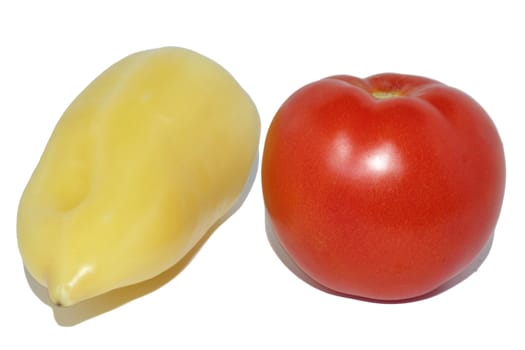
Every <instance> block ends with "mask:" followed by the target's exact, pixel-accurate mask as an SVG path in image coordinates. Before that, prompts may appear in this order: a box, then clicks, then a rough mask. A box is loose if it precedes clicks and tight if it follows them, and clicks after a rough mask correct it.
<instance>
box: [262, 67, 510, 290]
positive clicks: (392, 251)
mask: <svg viewBox="0 0 525 350" xmlns="http://www.w3.org/2000/svg"><path fill="white" fill-rule="evenodd" d="M262 186H263V194H264V201H265V205H266V209H267V214H268V216H269V219H270V221H271V223H272V224H273V228H274V231H275V234H276V236H277V238H278V239H279V241H280V243H281V244H282V246H283V248H284V249H285V250H286V252H287V253H288V254H289V255H290V257H291V258H292V259H293V261H294V262H295V263H296V264H297V265H298V267H299V268H301V269H302V270H303V271H304V272H305V273H306V274H307V275H309V276H310V277H311V278H313V279H314V280H315V281H317V282H318V283H320V284H321V285H323V286H325V287H326V288H329V289H331V290H333V291H336V292H339V293H343V294H347V295H353V296H360V297H365V298H371V299H378V300H402V299H408V298H414V297H417V296H421V295H423V294H426V293H429V292H431V291H432V290H434V289H436V288H437V287H439V286H440V285H442V284H443V283H445V282H446V281H448V280H450V279H451V278H452V277H454V276H455V275H457V274H458V273H459V272H461V271H462V270H463V269H464V268H465V267H466V266H467V265H468V264H469V263H470V262H471V261H472V260H473V259H474V258H475V257H476V255H477V254H478V253H479V252H480V251H481V249H482V248H483V246H484V245H485V243H486V242H487V241H488V239H489V238H490V237H491V234H492V232H493V230H494V228H495V225H496V221H497V219H498V216H499V212H500V209H501V204H502V200H503V193H504V187H505V160H504V154H503V147H502V143H501V140H500V138H499V136H498V132H497V130H496V128H495V126H494V124H493V122H492V121H491V119H490V117H489V116H488V115H487V113H486V112H485V111H484V110H483V109H482V108H481V107H480V106H479V105H478V104H477V103H476V102H475V101H474V100H473V99H472V98H470V97H469V96H468V95H466V94H465V93H463V92H461V91H459V90H457V89H454V88H451V87H448V86H446V85H444V84H442V83H440V82H437V81H435V80H431V79H427V78H423V77H418V76H409V75H400V74H381V75H375V76H372V77H369V78H367V79H358V78H355V77H351V76H334V77H329V78H326V79H323V80H320V81H317V82H314V83H311V84H309V85H306V86H305V87H303V88H301V89H300V90H298V91H297V92H295V93H294V94H293V95H292V96H291V97H290V98H289V99H288V100H287V101H286V102H285V103H284V104H283V105H282V106H281V108H280V109H279V111H278V112H277V114H276V116H275V118H274V120H273V121H272V123H271V125H270V128H269V130H268V134H267V138H266V142H265V146H264V154H263V160H262Z"/></svg>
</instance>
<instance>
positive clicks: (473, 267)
mask: <svg viewBox="0 0 525 350" xmlns="http://www.w3.org/2000/svg"><path fill="white" fill-rule="evenodd" d="M265 226H266V235H267V238H268V241H269V243H270V245H271V247H272V249H273V250H274V251H275V254H276V255H277V256H278V257H279V259H280V260H281V261H282V263H283V264H284V265H285V266H286V267H287V268H288V269H289V270H290V271H291V272H293V273H294V274H295V275H296V276H297V277H299V278H300V279H301V280H303V281H304V282H306V283H308V284H309V285H311V286H312V287H315V288H317V289H319V290H321V291H323V292H325V293H328V294H333V295H336V296H340V297H344V298H350V299H356V300H361V301H367V302H372V303H379V304H401V303H410V302H415V301H420V300H425V299H428V298H431V297H434V296H436V295H438V294H441V293H443V292H445V291H447V290H449V289H450V288H452V287H454V286H456V285H457V284H459V283H461V282H462V281H464V280H465V279H467V278H468V277H469V276H470V275H472V274H473V273H474V272H476V271H477V270H478V268H479V267H480V266H481V264H483V262H484V261H485V259H486V258H487V256H488V255H489V252H490V249H491V247H492V242H493V241H494V233H492V235H491V236H490V238H489V239H488V241H487V243H485V246H484V247H483V249H481V251H480V252H479V254H478V255H477V256H476V258H474V259H473V260H472V261H471V262H470V264H469V265H468V266H467V267H466V268H465V269H463V270H462V271H461V272H460V273H458V274H457V275H456V276H454V277H452V278H451V279H449V280H448V281H447V282H445V283H443V284H442V285H441V286H439V287H437V288H436V289H434V290H432V291H430V292H429V293H426V294H423V295H421V296H418V297H414V298H410V299H403V300H377V299H370V298H364V297H360V296H355V295H348V294H344V293H341V292H338V291H334V290H332V289H330V288H327V287H326V286H324V285H322V284H320V283H319V282H317V281H316V280H314V279H313V278H311V277H310V276H309V275H307V274H306V273H305V272H304V271H303V270H302V269H301V268H300V267H299V266H297V264H296V263H295V262H294V261H293V259H292V258H291V257H290V256H289V255H288V253H287V252H286V250H285V249H284V247H283V246H282V245H281V242H280V241H279V238H278V237H277V235H276V234H275V230H274V229H273V225H272V222H271V220H270V218H269V216H268V213H266V212H265Z"/></svg>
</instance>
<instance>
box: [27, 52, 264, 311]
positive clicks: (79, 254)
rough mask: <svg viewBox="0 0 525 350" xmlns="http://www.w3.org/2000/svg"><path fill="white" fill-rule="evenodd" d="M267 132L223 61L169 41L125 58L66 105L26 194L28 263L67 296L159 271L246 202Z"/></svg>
mask: <svg viewBox="0 0 525 350" xmlns="http://www.w3.org/2000/svg"><path fill="white" fill-rule="evenodd" d="M259 135H260V120H259V116H258V113H257V110H256V107H255V105H254V103H253V102H252V100H251V99H250V97H249V96H248V95H247V94H246V92H245V91H244V90H243V89H242V88H241V87H240V86H239V84H238V83H237V82H236V81H235V80H234V78H233V77H232V76H231V75H230V74H229V73H228V72H227V71H226V70H225V69H224V68H222V67H221V66H220V65H218V64H217V63H215V62H214V61H212V60H210V59H208V58H206V57H204V56H202V55H200V54H198V53H195V52H193V51H190V50H186V49H182V48H174V47H167V48H159V49H154V50H148V51H142V52H138V53H135V54H132V55H130V56H128V57H126V58H124V59H123V60H121V61H119V62H117V63H115V64H114V65H113V66H111V67H110V68H108V69H107V70H106V71H105V72H103V73H102V74H101V75H100V76H98V77H97V78H96V79H95V80H94V81H93V82H92V83H91V84H90V85H89V86H88V87H87V88H86V89H85V90H84V91H83V92H81V94H80V95H79V96H78V97H77V98H76V99H75V100H74V101H73V102H72V104H71V105H70V106H69V107H68V108H67V110H66V111H65V112H64V114H63V116H62V117H61V119H60V120H59V122H58V124H57V125H56V127H55V130H54V131H53V134H52V135H51V138H50V140H49V142H48V144H47V146H46V148H45V150H44V153H43V155H42V157H41V159H40V162H39V163H38V165H37V167H36V169H35V171H34V173H33V175H32V177H31V179H30V181H29V183H28V184H27V187H26V189H25V191H24V193H23V195H22V198H21V200H20V204H19V209H18V223H17V233H18V243H19V249H20V252H21V255H22V258H23V262H24V265H25V267H26V269H27V271H28V272H29V273H30V274H31V276H33V277H34V279H35V280H37V281H38V282H39V283H41V284H42V285H43V286H46V287H47V288H48V290H49V296H50V299H51V301H52V302H53V303H55V304H56V305H62V306H68V305H73V304H76V303H78V302H79V301H82V300H85V299H88V298H91V297H94V296H97V295H100V294H103V293H105V292H107V291H110V290H113V289H116V288H119V287H123V286H127V285H131V284H135V283H138V282H141V281H144V280H147V279H149V278H152V277H154V276H156V275H158V274H160V273H161V272H163V271H165V270H166V269H168V268H169V267H171V266H173V265H174V264H176V263H177V262H178V261H179V260H181V258H182V257H184V256H185V254H187V253H188V251H190V249H191V248H192V247H194V246H195V245H196V244H197V242H199V240H200V239H201V238H202V237H203V236H204V235H205V234H206V232H207V231H208V230H209V229H210V228H211V227H212V226H213V225H214V224H217V223H218V222H219V221H220V220H221V219H223V218H224V217H225V216H227V214H228V212H229V211H230V210H232V208H233V207H234V206H235V205H236V203H237V201H239V199H240V196H241V195H242V193H243V190H244V188H245V185H246V183H247V180H248V177H249V175H250V171H251V169H252V166H253V165H254V164H255V162H256V161H257V160H256V158H257V147H258V142H259Z"/></svg>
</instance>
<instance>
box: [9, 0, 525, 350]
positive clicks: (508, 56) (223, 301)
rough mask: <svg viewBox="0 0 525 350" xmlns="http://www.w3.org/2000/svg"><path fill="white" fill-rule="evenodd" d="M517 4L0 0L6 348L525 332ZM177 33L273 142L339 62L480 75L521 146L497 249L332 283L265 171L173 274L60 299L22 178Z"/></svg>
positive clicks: (477, 83) (483, 341) (403, 339)
mask: <svg viewBox="0 0 525 350" xmlns="http://www.w3.org/2000/svg"><path fill="white" fill-rule="evenodd" d="M519 5H520V2H519V1H514V2H512V1H503V0H500V1H472V2H468V1H457V0H454V1H444V0H441V1H433V2H424V1H413V2H408V1H402V0H397V1H355V2H353V1H341V2H335V1H328V0H323V1H312V2H309V1H297V2H293V1H284V0H283V1H279V2H277V1H276V2H275V3H272V2H269V1H259V2H249V1H239V2H237V3H235V2H231V1H225V0H222V1H169V2H168V1H166V2H160V1H141V2H139V1H135V2H134V1H122V2H116V1H114V2H111V1H85V2H80V1H68V2H66V1H64V2H58V1H50V0H48V1H33V2H30V1H16V2H15V1H4V2H2V3H1V5H0V44H1V46H0V50H1V52H0V118H1V122H2V126H1V128H0V133H1V135H0V142H1V146H0V152H1V163H0V164H1V167H2V168H1V172H0V176H1V181H0V186H1V188H0V204H1V209H2V211H1V216H0V225H1V227H0V259H1V261H0V269H1V273H0V326H1V328H0V348H2V349H8V348H28V347H35V348H53V349H56V350H59V349H73V348H74V349H93V348H99V349H100V348H101V349H109V348H126V347H127V346H137V347H138V348H139V347H140V348H146V347H148V348H149V349H162V348H171V349H192V348H200V349H216V348H224V349H226V348H228V349H251V348H260V349H281V348H282V349H285V348H288V349H302V348H317V349H339V348H355V349H365V348H375V349H383V348H389V349H434V348H435V349H459V348H468V349H475V348H480V347H483V348H484V349H495V348H502V349H524V348H525V340H524V336H523V335H522V334H523V330H524V325H525V321H524V316H523V315H524V314H525V302H524V295H525V287H524V285H525V283H523V282H524V281H523V280H524V273H523V267H524V265H525V264H524V258H523V256H524V247H525V239H524V238H523V237H524V233H525V228H524V225H523V216H524V214H525V213H524V209H523V208H524V206H523V198H524V196H525V188H524V185H523V179H524V178H525V171H524V167H523V165H522V164H523V161H524V158H523V150H525V137H524V136H523V134H524V132H525V127H524V124H523V120H524V119H525V107H524V105H525V104H524V101H525V98H524V94H523V91H524V88H523V83H524V81H525V69H524V62H525V54H524V40H525V39H524V34H525V21H524V18H525V12H524V10H523V7H522V6H519ZM168 45H172V46H182V47H186V48H190V49H193V50H195V51H198V52H200V53H202V54H204V55H206V56H208V57H210V58H212V59H214V60H215V61H217V62H219V63H220V64H221V65H223V66H224V67H225V68H226V69H228V70H229V71H230V72H231V73H232V75H233V76H234V77H235V78H236V79H237V80H238V81H239V82H240V84H241V85H242V86H243V87H244V88H245V90H246V91H247V92H248V93H249V94H250V95H251V97H252V98H253V100H254V101H255V103H256V104H257V107H258V109H259V112H260V115H261V120H262V134H261V144H260V145H261V150H262V145H263V141H264V137H265V136H266V130H267V128H268V125H269V123H270V121H271V119H272V117H273V115H274V113H275V112H276V110H277V108H278V107H279V105H280V104H281V103H282V102H283V101H284V100H285V99H286V98H287V97H288V96H289V95H290V94H291V93H292V92H293V91H295V90H296V89H298V88H299V87H300V86H302V85H304V84H306V83H308V82H311V81H313V80H316V79H320V78H323V77H325V76H327V75H332V74H343V73H344V74H351V75H356V76H361V77H365V76H368V75H372V74H375V73H380V72H385V71H391V72H400V73H411V74H419V75H425V76H428V77H431V78H434V79H437V80H440V81H442V82H444V83H447V84H449V85H452V86H455V87H457V88H460V89H462V90H463V91H465V92H467V93H469V94H470V95H471V96H473V97H474V98H475V99H476V100H477V101H478V102H479V103H480V104H481V105H482V106H483V107H484V108H485V109H486V110H487V112H488V113H489V114H490V115H491V116H492V118H493V119H494V121H495V123H496V125H497V127H498V129H499V132H500V135H501V138H502V140H503V143H504V146H505V151H506V160H507V187H506V195H505V200H504V205H503V210H502V213H501V216H500V220H499V223H498V226H497V229H496V235H495V239H494V243H493V245H492V249H491V251H490V254H489V255H488V257H487V259H486V260H485V262H484V263H483V264H482V265H481V267H480V268H479V270H478V271H477V272H475V273H474V274H472V275H471V276H470V277H469V278H467V279H466V280H464V281H463V282H461V283H460V284H458V285H456V286H455V287H453V288H451V289H449V290H447V291H446V292H444V293H442V294H439V295H437V296H435V297H433V298H429V299H425V300H422V301H418V302H414V303H408V304H393V305H390V304H378V303H369V302H363V301H359V300H355V299H349V298H342V297H337V296H334V295H330V294H327V293H324V292H321V291H320V290H318V289H315V288H313V287H311V286H310V285H308V284H306V283H305V282H304V281H302V280H301V279H299V278H298V277H297V276H296V275H294V274H293V273H291V272H290V270H289V269H288V268H287V267H286V266H285V265H283V263H282V262H281V260H280V259H279V258H278V257H277V256H276V253H275V251H274V250H273V249H272V247H271V246H270V244H269V241H268V237H267V234H266V231H265V223H264V205H263V201H262V194H261V186H260V176H259V174H257V177H256V179H255V182H254V184H253V188H252V190H251V192H250V194H249V196H248V198H247V200H246V201H245V203H244V205H243V206H242V208H241V209H240V210H239V211H237V212H236V213H235V215H234V216H232V217H231V218H230V219H229V220H228V221H227V222H226V223H224V224H223V225H222V226H221V227H220V228H219V229H217V230H216V231H215V233H214V234H213V235H212V236H211V238H210V239H209V240H208V241H207V242H206V244H205V245H204V246H203V248H202V249H201V250H200V251H199V253H198V254H197V255H196V256H195V258H194V259H193V261H191V263H190V264H189V265H188V266H187V267H186V269H184V270H183V271H182V272H181V273H180V274H178V275H177V276H176V277H175V278H174V279H171V280H169V281H168V282H167V283H166V284H165V285H163V286H161V287H160V288H158V289H157V290H155V291H153V292H151V293H147V294H146V295H144V296H142V297H139V298H136V299H133V300H131V301H130V302H129V303H125V304H123V305H121V306H119V307H117V308H114V309H112V310H110V311H108V312H103V313H101V314H98V315H94V316H93V317H90V316H89V315H88V316H85V315H84V316H82V315H83V314H82V313H81V312H80V311H78V310H77V311H75V310H72V311H68V312H69V313H68V312H63V311H60V310H58V311H57V310H53V309H52V308H51V307H49V306H48V305H46V304H45V303H44V302H42V301H41V299H40V298H39V297H38V296H37V295H36V294H35V293H34V292H33V290H32V289H31V288H30V287H29V285H28V281H27V279H26V277H25V274H24V270H23V266H22V262H21V259H20V256H19V253H18V249H17V243H16V227H15V226H16V210H17V205H18V200H19V198H20V195H21V193H22V191H23V188H24V186H25V184H26V183H27V181H28V179H29V176H30V175H31V172H32V170H33V169H34V167H35V165H36V163H37V161H38V159H39V157H40V155H41V152H42V150H43V148H44V146H45V144H46V142H47V140H48V138H49V136H50V134H51V131H52V129H53V127H54V126H55V124H56V122H57V121H58V119H59V118H60V116H61V114H62V112H63V111H64V109H65V108H66V107H67V105H68V104H69V103H70V102H71V101H72V100H73V99H74V98H75V96H76V95H77V94H78V93H79V92H80V91H81V90H82V89H83V88H84V87H85V86H86V85H87V84H88V83H89V82H90V81H91V80H92V79H93V78H95V77H96V75H98V74H99V73H100V72H101V71H102V70H104V69H105V68H107V67H108V66H109V65H111V64H112V63H114V62H115V61H117V60H119V59H120V58H122V57H124V56H126V55H128V54H130V53H132V52H135V51H139V50H143V49H147V48H154V47H159V46H168ZM36 291H37V292H38V289H37V290H36ZM37 294H38V293H37ZM54 311H55V312H54ZM95 311H96V310H95V309H92V310H91V311H90V312H92V313H96V312H95ZM75 312H77V314H75ZM7 344H10V345H7Z"/></svg>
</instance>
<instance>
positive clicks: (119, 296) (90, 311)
mask: <svg viewBox="0 0 525 350" xmlns="http://www.w3.org/2000/svg"><path fill="white" fill-rule="evenodd" d="M258 164H259V154H258V153H257V155H256V157H255V160H254V163H253V165H252V168H251V170H250V174H249V176H248V179H247V181H246V184H245V186H244V189H243V192H242V193H241V196H240V197H239V199H238V200H237V202H236V203H235V205H234V206H233V207H232V208H231V209H230V210H229V211H228V212H227V213H226V214H225V215H224V216H223V217H222V218H221V219H220V220H219V221H217V222H216V223H215V224H214V225H213V226H212V227H211V228H210V229H209V230H208V231H207V232H206V234H205V235H204V236H203V237H202V238H201V239H200V240H199V242H198V243H197V244H196V245H195V246H194V247H193V248H192V249H191V250H190V251H189V252H188V253H187V254H186V255H185V256H184V257H183V258H182V259H181V260H179V262H178V263H176V264H175V265H173V266H172V267H171V268H169V269H168V270H166V271H164V272H162V273H160V274H159V275H157V276H155V277H153V278H151V279H149V280H146V281H143V282H140V283H137V284H133V285H130V286H126V287H122V288H118V289H114V290H111V291H109V292H107V293H105V294H102V295H99V296H96V297H94V298H91V299H88V300H85V301H82V302H80V303H78V304H75V305H72V306H68V307H60V306H57V305H55V304H53V303H52V302H51V300H50V299H49V294H48V290H47V288H46V287H44V286H42V285H41V284H39V283H38V282H37V281H36V280H35V279H34V278H33V277H32V276H31V275H30V274H29V273H28V272H27V270H24V271H25V274H26V278H27V282H28V284H29V286H30V288H31V290H32V291H33V293H34V294H35V295H36V296H37V297H38V298H39V299H40V300H41V301H42V302H44V303H45V304H47V305H49V306H50V307H51V308H52V309H53V314H54V317H55V320H56V322H57V323H58V324H59V325H61V326H74V325H76V324H78V323H81V322H84V321H86V320H88V319H91V318H93V317H96V316H98V315H101V314H103V313H105V312H108V311H110V310H113V309H115V308H117V307H120V306H121V305H123V304H126V303H128V302H130V301H132V300H134V299H137V298H139V297H142V296H144V295H146V294H149V293H151V292H153V291H155V290H157V289H158V288H160V287H162V286H163V285H165V284H166V283H168V282H169V281H171V280H172V279H173V278H174V277H176V276H177V275H178V274H179V273H181V272H182V270H184V268H185V267H186V266H188V264H189V263H190V262H191V261H192V259H193V258H194V257H195V255H196V254H197V253H198V252H199V250H200V249H201V248H202V246H203V245H204V243H206V241H207V240H208V238H210V236H211V235H212V233H213V232H214V231H215V230H216V229H217V228H218V227H219V226H220V225H221V224H222V223H224V222H225V221H226V220H227V219H228V218H229V217H231V216H232V215H233V214H234V213H235V212H236V211H237V210H238V209H239V208H240V207H241V206H242V204H243V203H244V201H245V200H246V198H247V197H248V194H249V192H250V190H251V188H252V186H253V183H254V181H255V178H256V175H257V170H258Z"/></svg>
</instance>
